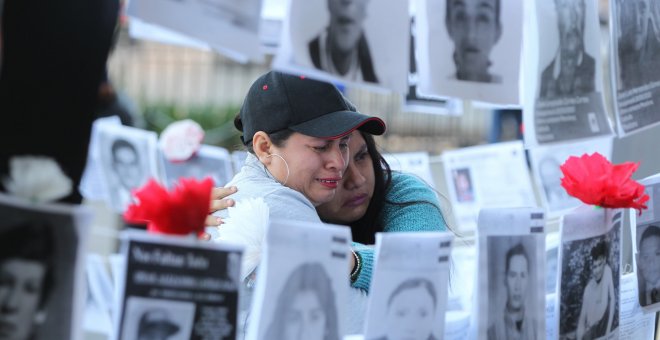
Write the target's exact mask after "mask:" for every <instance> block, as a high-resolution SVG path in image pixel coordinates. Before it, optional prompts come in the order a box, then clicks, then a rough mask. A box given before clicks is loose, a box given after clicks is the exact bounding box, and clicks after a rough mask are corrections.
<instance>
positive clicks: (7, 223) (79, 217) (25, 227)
mask: <svg viewBox="0 0 660 340" xmlns="http://www.w3.org/2000/svg"><path fill="white" fill-rule="evenodd" d="M0 216H2V218H0V274H1V276H2V279H1V280H0V281H2V283H0V309H2V312H1V313H0V325H2V326H1V327H0V328H1V331H0V338H3V339H20V338H23V337H24V338H29V339H33V340H49V339H73V340H77V339H82V338H83V336H82V335H83V334H81V333H82V332H80V331H81V330H82V326H83V311H84V308H85V300H86V289H85V255H86V248H87V247H86V243H87V238H88V232H89V230H90V223H91V221H92V212H91V210H89V209H88V208H87V207H83V206H80V205H66V204H51V203H48V204H47V203H33V202H28V201H26V200H24V199H21V198H17V197H14V196H8V195H5V194H0Z"/></svg>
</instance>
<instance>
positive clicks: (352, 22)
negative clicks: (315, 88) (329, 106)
mask: <svg viewBox="0 0 660 340" xmlns="http://www.w3.org/2000/svg"><path fill="white" fill-rule="evenodd" d="M287 13H288V16H287V17H286V18H285V19H284V27H283V29H282V38H281V41H280V48H279V49H278V51H277V54H276V55H275V59H274V61H273V68H274V69H276V70H280V71H283V72H287V73H293V74H303V75H306V76H309V77H312V78H316V79H320V80H325V81H328V82H331V83H341V84H347V85H350V86H360V87H365V88H371V89H373V90H378V89H380V90H381V91H382V90H383V89H389V90H391V91H394V92H397V93H406V92H407V90H408V80H407V79H408V68H409V65H408V57H409V47H408V44H409V40H410V35H409V31H410V30H409V25H410V22H409V17H408V15H406V13H408V0H379V1H350V2H346V1H328V0H290V1H289V7H288V12H287ZM329 28H330V29H332V30H333V31H334V32H335V36H336V39H337V40H336V43H335V42H334V40H331V39H329V35H328V29H329ZM361 32H362V33H361ZM335 45H338V47H331V46H335ZM335 50H337V51H341V50H349V51H350V52H347V53H354V55H353V56H352V58H355V59H353V61H352V62H350V65H348V69H347V70H345V71H344V70H340V68H343V66H336V64H335V63H334V62H333V60H332V57H331V54H332V53H331V52H332V51H335ZM355 54H357V56H355Z"/></svg>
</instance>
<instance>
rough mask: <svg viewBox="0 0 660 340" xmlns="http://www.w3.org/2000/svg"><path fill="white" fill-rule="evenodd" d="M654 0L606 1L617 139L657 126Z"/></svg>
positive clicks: (658, 54) (659, 97)
mask: <svg viewBox="0 0 660 340" xmlns="http://www.w3.org/2000/svg"><path fill="white" fill-rule="evenodd" d="M659 16H660V11H659V8H658V3H657V1H655V0H624V1H610V21H609V25H608V26H609V27H610V42H611V43H610V47H611V49H610V51H611V53H610V55H611V56H612V62H611V66H612V90H613V92H614V111H615V113H616V119H617V126H618V133H619V136H624V135H627V134H631V133H634V132H637V131H641V130H644V129H646V128H649V127H651V126H656V125H658V123H659V122H660V110H658V109H657V105H658V104H657V103H658V102H659V101H660V39H659V34H660V32H658V20H659V19H660V17H659Z"/></svg>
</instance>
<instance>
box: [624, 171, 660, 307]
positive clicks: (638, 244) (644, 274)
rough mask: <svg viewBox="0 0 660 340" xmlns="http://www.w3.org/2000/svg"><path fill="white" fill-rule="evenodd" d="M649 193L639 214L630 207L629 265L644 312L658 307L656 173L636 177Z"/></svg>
mask: <svg viewBox="0 0 660 340" xmlns="http://www.w3.org/2000/svg"><path fill="white" fill-rule="evenodd" d="M640 183H641V184H642V185H644V187H645V188H644V191H645V193H646V194H648V195H649V201H648V202H646V206H647V207H648V209H646V210H643V211H642V214H641V215H639V214H638V213H637V210H634V209H630V210H629V213H630V218H631V219H630V220H631V222H632V223H631V227H632V231H631V235H632V239H633V254H634V256H633V259H634V260H633V265H634V267H635V273H636V275H637V282H638V284H639V286H638V287H637V291H638V292H639V295H638V299H637V300H638V302H639V304H640V306H642V307H643V309H644V311H645V312H657V311H660V176H658V175H655V176H651V177H648V178H645V179H643V180H641V181H640Z"/></svg>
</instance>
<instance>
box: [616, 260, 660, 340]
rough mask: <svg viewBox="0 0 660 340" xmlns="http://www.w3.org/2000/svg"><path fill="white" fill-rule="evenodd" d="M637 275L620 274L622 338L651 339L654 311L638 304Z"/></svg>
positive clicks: (652, 336) (653, 331) (652, 335)
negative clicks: (648, 310) (646, 309)
mask: <svg viewBox="0 0 660 340" xmlns="http://www.w3.org/2000/svg"><path fill="white" fill-rule="evenodd" d="M637 287H638V285H637V276H636V275H635V273H629V274H625V275H623V276H621V297H620V299H621V307H620V308H621V309H620V313H619V317H620V318H621V330H620V332H619V333H620V335H619V339H622V340H653V339H654V333H655V318H656V313H649V312H647V311H645V310H644V308H643V307H641V306H640V305H639V299H638V296H639V293H638V290H637Z"/></svg>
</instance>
